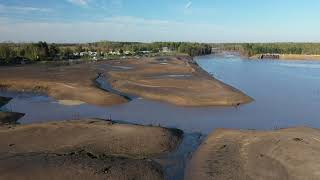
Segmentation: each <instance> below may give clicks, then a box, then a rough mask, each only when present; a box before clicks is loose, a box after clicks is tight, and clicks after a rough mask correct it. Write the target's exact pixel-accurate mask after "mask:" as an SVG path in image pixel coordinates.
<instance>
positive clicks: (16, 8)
mask: <svg viewBox="0 0 320 180" xmlns="http://www.w3.org/2000/svg"><path fill="white" fill-rule="evenodd" d="M51 11H52V9H50V8H38V7H30V6H6V5H3V4H0V12H3V13H4V12H13V13H15V12H51Z"/></svg>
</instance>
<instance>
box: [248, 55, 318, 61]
mask: <svg viewBox="0 0 320 180" xmlns="http://www.w3.org/2000/svg"><path fill="white" fill-rule="evenodd" d="M261 55H262V54H256V55H254V56H251V57H248V58H249V59H253V60H261V58H260V57H261ZM266 59H268V58H266ZM277 59H278V60H288V61H290V60H292V61H320V55H308V54H279V55H278V58H275V60H277Z"/></svg>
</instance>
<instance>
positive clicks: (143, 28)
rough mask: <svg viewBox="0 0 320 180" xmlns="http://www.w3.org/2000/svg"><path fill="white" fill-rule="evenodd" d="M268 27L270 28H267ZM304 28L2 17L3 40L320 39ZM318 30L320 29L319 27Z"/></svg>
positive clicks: (122, 18)
mask: <svg viewBox="0 0 320 180" xmlns="http://www.w3.org/2000/svg"><path fill="white" fill-rule="evenodd" d="M266 29H267V30H266ZM301 32H303V28H302V27H301V28H300V29H297V30H296V31H291V32H290V33H288V32H287V31H286V28H285V27H283V28H278V29H277V30H274V32H270V30H269V29H268V28H265V27H257V26H251V27H247V26H246V27H238V28H234V26H233V25H231V26H223V27H220V26H217V25H215V24H210V23H207V24H206V23H184V22H175V21H164V20H157V19H144V18H137V17H131V16H120V17H119V16H116V17H109V18H105V19H104V20H101V21H99V22H50V23H46V22H21V21H19V22H15V21H14V20H12V19H9V18H1V17H0V41H15V42H30V41H33V42H37V41H47V42H60V43H62V42H93V41H101V40H111V41H142V42H152V41H191V42H258V41H259V42H269V41H271V40H272V41H310V42H314V41H315V40H320V35H319V34H317V33H316V32H314V33H310V34H306V35H301ZM317 32H318V31H317Z"/></svg>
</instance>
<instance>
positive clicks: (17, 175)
mask: <svg viewBox="0 0 320 180" xmlns="http://www.w3.org/2000/svg"><path fill="white" fill-rule="evenodd" d="M182 135H183V132H182V131H180V130H177V129H167V128H161V127H149V126H139V125H129V124H116V123H114V122H111V121H102V120H96V119H88V120H80V121H63V122H50V123H41V124H31V125H21V126H20V125H17V126H10V127H8V126H2V127H0V179H14V180H15V179H17V180H18V179H19V180H20V179H35V180H42V179H53V180H60V179H93V180H94V179H114V180H118V179H123V180H127V179H128V180H129V179H142V180H149V179H152V180H153V179H155V180H157V179H164V173H163V170H162V167H161V166H160V165H159V164H157V163H155V162H154V161H152V160H150V159H147V158H152V157H155V156H157V155H162V154H163V153H167V152H170V151H173V150H175V149H176V148H177V146H178V145H179V143H180V141H181V139H182Z"/></svg>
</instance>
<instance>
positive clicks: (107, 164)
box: [0, 154, 164, 180]
mask: <svg viewBox="0 0 320 180" xmlns="http://www.w3.org/2000/svg"><path fill="white" fill-rule="evenodd" d="M0 179H10V180H29V179H32V180H43V179H50V180H62V179H63V180H74V179H77V180H88V179H90V180H102V179H108V180H120V179H121V180H131V179H139V180H140V179H141V180H151V179H152V180H163V179H164V175H163V173H162V169H161V167H159V165H158V164H156V163H154V162H152V161H147V160H134V159H121V158H104V159H98V158H92V157H89V156H86V155H75V154H74V155H68V156H58V155H54V154H19V155H16V156H7V157H1V159H0Z"/></svg>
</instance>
